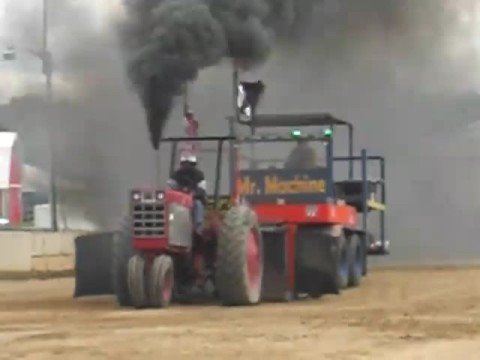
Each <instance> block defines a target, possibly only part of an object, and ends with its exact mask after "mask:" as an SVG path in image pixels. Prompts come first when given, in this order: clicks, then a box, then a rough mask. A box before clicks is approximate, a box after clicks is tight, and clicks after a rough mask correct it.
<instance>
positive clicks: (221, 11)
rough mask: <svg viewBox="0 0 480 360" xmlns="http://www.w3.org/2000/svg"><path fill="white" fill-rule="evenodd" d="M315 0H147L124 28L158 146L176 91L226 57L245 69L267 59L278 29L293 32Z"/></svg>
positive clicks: (135, 5)
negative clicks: (304, 9) (202, 70)
mask: <svg viewBox="0 0 480 360" xmlns="http://www.w3.org/2000/svg"><path fill="white" fill-rule="evenodd" d="M307 5H309V6H311V5H312V1H304V0H302V1H297V2H295V1H292V0H283V1H280V0H270V1H261V0H241V1H227V0H203V1H195V0H164V1H163V0H157V1H151V0H141V1H132V2H127V3H126V7H127V19H126V20H125V22H124V24H123V26H122V28H121V36H122V39H123V45H124V50H125V53H126V57H127V68H128V71H127V72H128V75H129V79H130V81H131V83H132V85H133V87H134V88H135V89H136V91H137V93H138V95H139V97H140V99H141V101H142V104H143V106H144V108H145V110H146V113H147V122H148V126H149V130H150V136H151V142H152V145H153V147H154V148H155V149H157V148H158V141H159V139H160V137H161V133H162V131H163V129H164V127H165V121H166V120H167V118H168V115H169V114H170V111H171V108H172V105H173V101H174V98H175V96H178V95H180V94H181V93H182V91H183V88H184V86H185V84H186V83H187V82H189V81H192V80H195V79H196V78H197V76H198V73H199V71H200V70H201V69H204V68H206V67H209V66H212V65H215V64H218V63H219V62H220V61H221V60H222V59H223V58H225V57H229V58H233V59H236V60H237V61H238V63H239V64H241V66H242V67H243V68H245V69H249V68H251V67H253V66H255V65H258V64H261V63H263V62H265V60H266V59H267V58H268V55H269V54H270V51H271V49H272V44H273V43H272V40H273V37H274V34H275V32H276V33H277V34H278V35H283V36H285V35H287V36H288V35H291V34H292V33H291V31H290V30H291V29H293V28H295V27H296V26H297V25H298V24H299V22H300V20H301V19H300V18H299V17H300V16H302V15H305V14H306V13H307V12H306V11H303V12H302V11H300V10H301V9H303V8H305V7H306V6H307Z"/></svg>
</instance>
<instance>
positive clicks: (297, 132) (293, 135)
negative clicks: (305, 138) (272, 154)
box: [291, 129, 302, 138]
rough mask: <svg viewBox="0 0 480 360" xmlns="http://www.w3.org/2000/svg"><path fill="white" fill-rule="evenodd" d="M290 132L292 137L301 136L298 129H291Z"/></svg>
mask: <svg viewBox="0 0 480 360" xmlns="http://www.w3.org/2000/svg"><path fill="white" fill-rule="evenodd" d="M291 134H292V137H294V138H298V137H300V136H302V132H301V131H300V130H298V129H296V130H292V133H291Z"/></svg>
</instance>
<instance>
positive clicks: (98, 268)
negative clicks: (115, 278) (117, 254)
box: [74, 232, 114, 297]
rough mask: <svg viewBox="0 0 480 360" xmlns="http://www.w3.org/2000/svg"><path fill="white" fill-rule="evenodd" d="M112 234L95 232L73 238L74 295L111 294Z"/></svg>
mask: <svg viewBox="0 0 480 360" xmlns="http://www.w3.org/2000/svg"><path fill="white" fill-rule="evenodd" d="M113 235H114V233H113V232H111V233H110V232H109V233H97V234H90V235H84V236H79V237H78V238H76V239H75V293H74V297H81V296H89V295H110V294H113V287H112V248H113Z"/></svg>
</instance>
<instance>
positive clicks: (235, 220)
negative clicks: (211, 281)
mask: <svg viewBox="0 0 480 360" xmlns="http://www.w3.org/2000/svg"><path fill="white" fill-rule="evenodd" d="M217 249H218V250H217V268H216V271H215V275H216V279H215V284H216V289H217V292H218V295H219V298H220V300H221V301H222V303H223V304H224V305H226V306H242V305H254V304H257V303H259V302H260V299H261V293H262V278H263V244H262V235H261V232H260V228H259V226H258V220H257V216H256V214H255V212H254V211H253V210H252V209H250V208H249V207H247V206H244V205H240V206H235V207H232V208H231V209H230V210H228V212H227V213H226V214H225V217H224V219H223V224H222V226H221V228H220V233H219V237H218V248H217Z"/></svg>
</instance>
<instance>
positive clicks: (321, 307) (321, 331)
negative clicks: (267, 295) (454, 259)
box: [0, 268, 480, 360]
mask: <svg viewBox="0 0 480 360" xmlns="http://www.w3.org/2000/svg"><path fill="white" fill-rule="evenodd" d="M73 286H74V282H73V280H72V279H60V280H47V281H28V282H0V348H1V351H0V359H69V360H70V359H72V360H73V359H110V358H112V359H151V358H163V359H233V358H235V359H256V358H267V357H268V358H270V359H409V360H412V359H413V360H415V359H435V360H443V359H480V268H463V269H460V268H457V269H454V268H436V269H432V268H430V269H383V270H376V271H374V272H372V273H371V274H370V276H369V278H368V279H366V280H365V281H364V283H363V284H362V287H361V288H358V289H353V290H348V291H345V292H344V293H343V294H342V295H341V296H325V297H323V298H321V299H319V300H303V301H298V302H294V303H289V304H264V305H260V306H256V307H250V308H222V307H219V306H217V305H215V304H210V305H195V306H192V305H189V306H185V305H183V306H173V307H171V308H169V309H167V310H145V311H135V310H122V309H119V308H118V307H117V306H116V304H115V303H114V302H113V300H112V299H111V298H108V297H107V298H105V297H103V298H90V299H82V300H74V299H72V298H71V294H72V292H73Z"/></svg>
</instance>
